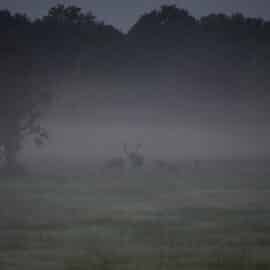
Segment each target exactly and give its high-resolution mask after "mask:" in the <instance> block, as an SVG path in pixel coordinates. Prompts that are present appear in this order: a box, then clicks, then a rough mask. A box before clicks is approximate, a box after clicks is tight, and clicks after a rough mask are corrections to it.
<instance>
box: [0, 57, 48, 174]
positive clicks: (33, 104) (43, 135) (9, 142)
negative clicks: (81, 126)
mask: <svg viewBox="0 0 270 270" xmlns="http://www.w3.org/2000/svg"><path fill="white" fill-rule="evenodd" d="M29 58H30V57H29V55H28V56H27V57H24V56H21V55H15V56H13V57H11V56H9V59H8V60H6V61H5V62H4V63H3V62H2V63H1V70H0V80H1V82H2V87H1V90H0V149H1V151H0V152H1V157H2V159H3V160H4V166H3V168H4V171H5V172H7V173H16V172H18V169H19V168H20V166H19V164H18V162H17V154H18V152H19V150H20V149H21V147H22V146H23V141H24V139H25V138H26V137H28V136H31V137H32V138H33V139H34V142H35V143H36V144H37V145H38V146H40V145H42V143H43V142H44V141H45V140H46V139H47V138H48V134H47V132H46V130H45V129H44V128H42V127H41V126H40V119H41V116H42V112H43V110H44V105H45V104H47V103H48V102H49V101H50V95H49V93H48V91H47V90H44V88H45V84H44V80H42V77H43V75H44V74H42V76H40V75H41V74H39V73H38V72H37V67H36V66H35V67H34V65H33V63H32V62H31V60H30V59H29Z"/></svg>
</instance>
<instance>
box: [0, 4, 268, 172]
mask: <svg viewBox="0 0 270 270" xmlns="http://www.w3.org/2000/svg"><path fill="white" fill-rule="evenodd" d="M0 35H1V43H0V59H1V61H0V81H1V89H0V91H1V92H0V150H1V152H0V153H1V158H2V159H3V160H4V161H5V162H4V163H5V166H4V167H5V168H6V167H8V168H13V169H14V166H15V167H16V166H17V165H16V154H17V152H18V150H19V149H20V146H21V145H22V143H23V140H24V138H25V137H26V136H32V137H33V138H34V140H35V142H36V143H37V144H38V145H40V144H42V142H43V141H44V139H46V138H47V133H46V131H45V130H44V129H43V128H42V127H41V126H40V118H41V116H42V111H43V109H44V108H45V107H46V106H45V105H47V104H48V103H49V102H50V101H51V100H52V98H53V96H54V91H55V89H56V87H57V85H58V83H59V82H63V81H66V82H67V84H68V82H69V81H71V80H73V82H75V84H76V82H78V85H79V84H80V86H81V85H82V84H84V83H85V84H84V85H87V86H86V87H85V88H84V90H85V91H89V92H90V94H91V91H92V92H94V91H95V93H93V96H95V100H96V99H97V98H98V97H99V95H100V96H101V97H104V96H106V98H107V101H108V100H110V99H112V100H113V99H117V98H119V97H120V96H121V98H123V99H124V102H128V101H129V97H130V96H132V95H137V96H138V93H137V92H136V93H132V91H133V90H132V89H134V85H136V86H137V87H138V88H137V89H141V90H138V91H141V93H140V94H141V95H143V100H144V102H148V101H149V100H151V99H152V98H153V96H154V95H155V96H156V95H157V96H162V95H166V96H170V95H172V96H173V97H174V98H175V97H177V94H178V93H182V92H185V91H187V90H185V89H190V88H186V86H187V85H192V89H193V90H192V91H194V93H193V92H192V91H190V90H189V93H186V94H188V95H189V94H190V95H193V94H197V95H206V96H207V95H210V96H211V95H212V96H222V97H224V98H233V99H234V98H244V99H245V98H256V99H264V98H265V97H266V96H267V95H268V88H269V79H268V70H270V50H269V47H270V46H269V45H270V22H269V21H265V20H262V19H259V18H246V17H244V16H243V15H242V14H240V13H236V14H233V15H231V16H228V15H225V14H210V15H208V16H205V17H202V18H200V19H197V18H194V17H193V16H192V15H191V14H189V12H188V11H187V10H183V9H179V8H177V7H176V6H174V5H164V6H162V7H161V8H159V9H157V10H153V11H151V12H149V13H146V14H144V15H142V16H141V17H140V18H139V19H138V21H137V22H136V23H135V24H134V26H133V27H131V29H130V31H129V32H128V33H127V34H123V33H121V32H120V31H119V30H117V29H115V28H114V27H113V26H110V25H106V24H104V23H103V22H100V21H98V20H97V19H96V18H95V16H94V15H93V14H92V13H91V12H87V13H84V12H82V10H81V9H80V8H78V7H76V6H64V5H57V6H55V7H52V8H51V9H50V10H49V11H48V14H47V15H46V16H44V17H42V18H38V19H35V20H31V19H29V18H28V17H27V15H24V14H12V13H11V12H9V11H8V10H2V11H0ZM97 82H100V84H105V83H106V85H109V84H110V83H113V84H114V85H116V86H119V87H114V88H113V89H114V90H112V89H111V90H110V89H109V90H108V89H107V90H103V91H107V92H108V91H114V92H110V93H109V94H108V93H107V92H106V93H104V92H103V93H102V90H101V88H99V89H98V90H99V92H98V90H94V88H91V85H92V83H93V84H94V83H97ZM131 86H132V87H131ZM160 89H163V90H160ZM254 89H256V91H255V90H254ZM170 91H172V92H170ZM74 95H76V93H74ZM90 96H91V95H90ZM132 101H133V100H132Z"/></svg>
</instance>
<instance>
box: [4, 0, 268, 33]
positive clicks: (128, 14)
mask: <svg viewBox="0 0 270 270" xmlns="http://www.w3.org/2000/svg"><path fill="white" fill-rule="evenodd" d="M59 2H61V3H65V4H74V5H77V6H80V7H82V8H84V9H86V10H91V11H93V13H94V14H96V16H97V17H98V18H99V19H101V20H103V21H105V22H106V23H110V24H113V25H115V26H117V27H118V28H120V29H122V30H124V31H126V30H127V29H128V28H129V27H130V26H131V25H132V24H134V22H135V21H136V20H137V18H138V16H140V15H141V14H142V13H144V12H145V11H148V10H151V9H153V8H157V7H159V6H160V5H162V4H166V3H167V4H173V3H176V4H177V5H178V6H179V7H183V8H186V9H188V10H190V11H191V13H192V14H193V15H195V16H201V15H206V14H209V13H211V12H225V13H232V12H237V11H240V12H242V13H244V14H245V15H248V16H254V17H264V18H266V19H270V1H269V0H226V1H225V0H203V1H200V0H167V1H166V0H136V1H134V0H114V1H108V0H62V1H61V0H1V1H0V9H5V8H8V9H10V10H12V11H20V12H26V13H27V14H30V15H31V16H40V15H43V14H44V13H45V12H46V10H47V9H48V8H49V7H50V6H52V5H55V4H56V3H59Z"/></svg>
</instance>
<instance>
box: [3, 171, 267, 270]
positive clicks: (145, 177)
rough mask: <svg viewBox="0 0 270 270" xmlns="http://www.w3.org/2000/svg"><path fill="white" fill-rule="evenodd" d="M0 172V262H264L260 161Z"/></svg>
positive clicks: (45, 265) (15, 265)
mask: <svg viewBox="0 0 270 270" xmlns="http://www.w3.org/2000/svg"><path fill="white" fill-rule="evenodd" d="M247 168H248V170H244V171H240V170H235V169H233V168H231V167H230V169H228V167H227V168H225V167H224V168H223V170H222V169H221V168H219V169H216V170H215V171H213V170H210V169H200V170H198V171H192V170H190V171H186V172H185V173H182V174H177V175H172V174H169V173H167V172H153V171H140V170H138V171H125V172H113V173H111V172H109V173H89V175H88V176H86V175H83V176H65V177H63V176H62V177H60V176H58V177H55V176H54V177H52V176H51V177H50V176H46V177H45V176H43V177H33V176H31V177H30V176H29V177H24V178H12V179H10V178H5V179H2V180H1V182H0V192H1V198H0V200H1V207H0V215H1V217H0V269H1V270H2V269H3V270H5V269H28V270H29V269H35V270H36V269H37V270H38V269H65V270H66V269H67V270H72V269H74V270H84V269H240V270H241V269H270V211H269V210H270V209H269V208H270V204H269V201H270V197H269V195H270V189H269V188H270V182H269V177H268V176H269V174H268V172H267V171H266V170H265V171H264V172H262V168H260V170H259V169H258V166H255V167H254V168H255V169H254V170H252V168H251V167H250V166H248V167H247Z"/></svg>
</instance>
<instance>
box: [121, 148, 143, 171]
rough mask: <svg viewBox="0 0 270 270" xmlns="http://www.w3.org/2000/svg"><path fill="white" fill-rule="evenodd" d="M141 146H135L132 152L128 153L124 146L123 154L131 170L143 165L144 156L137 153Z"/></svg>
mask: <svg viewBox="0 0 270 270" xmlns="http://www.w3.org/2000/svg"><path fill="white" fill-rule="evenodd" d="M141 146H142V145H141V144H137V145H136V147H135V150H134V151H129V150H128V148H127V145H126V144H124V153H125V154H126V156H127V159H128V162H129V164H130V166H131V167H132V168H141V167H142V166H143V165H144V156H143V155H142V154H140V153H139V150H140V148H141Z"/></svg>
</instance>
